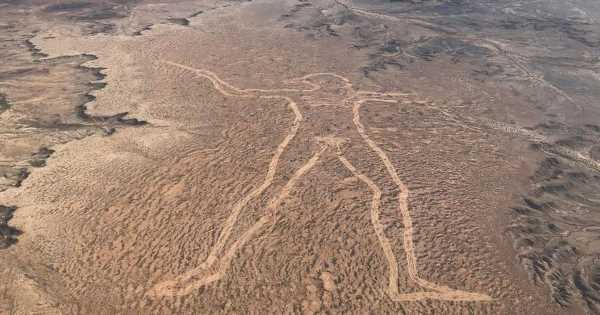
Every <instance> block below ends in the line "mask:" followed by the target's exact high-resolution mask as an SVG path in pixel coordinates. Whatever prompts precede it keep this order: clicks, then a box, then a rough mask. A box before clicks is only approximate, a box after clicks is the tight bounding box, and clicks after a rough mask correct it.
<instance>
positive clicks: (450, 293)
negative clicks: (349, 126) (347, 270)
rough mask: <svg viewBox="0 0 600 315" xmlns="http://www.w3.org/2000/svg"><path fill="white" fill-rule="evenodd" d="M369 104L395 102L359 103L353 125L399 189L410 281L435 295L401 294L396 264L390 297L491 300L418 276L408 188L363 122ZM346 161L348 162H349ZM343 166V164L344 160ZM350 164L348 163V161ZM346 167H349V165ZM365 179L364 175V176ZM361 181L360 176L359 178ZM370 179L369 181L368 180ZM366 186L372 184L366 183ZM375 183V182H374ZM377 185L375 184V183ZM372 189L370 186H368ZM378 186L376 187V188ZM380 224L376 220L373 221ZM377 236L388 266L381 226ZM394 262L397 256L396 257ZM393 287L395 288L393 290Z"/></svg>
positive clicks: (389, 246)
mask: <svg viewBox="0 0 600 315" xmlns="http://www.w3.org/2000/svg"><path fill="white" fill-rule="evenodd" d="M367 101H378V102H386V103H396V101H394V100H385V99H363V100H357V101H355V103H354V106H353V114H354V118H353V122H354V125H355V127H356V130H357V131H358V133H359V134H360V136H361V137H362V138H363V140H364V141H365V142H366V144H367V145H368V146H369V147H370V148H371V149H372V150H373V151H374V152H375V153H376V154H377V155H378V156H379V158H380V159H381V161H382V162H383V164H384V165H385V167H386V169H387V171H388V173H389V175H390V177H391V178H392V180H393V182H394V183H395V184H396V186H397V187H398V189H399V193H398V208H399V210H400V213H401V215H402V223H403V225H404V232H403V245H404V251H405V253H406V263H407V272H408V276H409V278H410V279H411V280H412V281H414V282H415V283H417V284H418V285H419V286H421V287H423V288H425V289H428V290H431V291H432V292H415V293H409V294H400V293H399V292H398V288H397V283H398V266H397V263H394V264H393V265H390V266H389V288H390V291H389V292H390V297H391V298H392V300H394V301H415V300H423V299H438V300H451V301H491V300H492V298H491V297H490V296H488V295H485V294H480V293H471V292H466V291H461V290H455V289H452V288H449V287H447V286H443V285H438V284H435V283H432V282H429V281H427V280H425V279H423V278H421V277H419V274H418V269H417V258H416V256H415V248H414V241H413V223H412V217H411V214H410V210H409V207H408V187H407V186H406V185H405V184H404V182H402V180H401V179H400V177H399V176H398V173H397V171H396V168H395V167H394V165H393V164H392V162H391V161H390V159H389V158H388V156H387V155H386V154H385V152H384V151H383V150H382V149H381V148H380V147H379V146H378V145H377V144H376V143H375V141H373V140H372V139H371V138H370V137H369V136H368V134H367V132H366V130H365V127H364V125H363V124H362V123H361V121H360V107H361V105H362V104H363V103H364V102H367ZM346 161H347V160H346ZM342 163H344V161H342ZM348 163H349V162H348ZM346 167H348V166H347V165H346ZM363 176H364V175H363ZM359 178H360V177H359ZM366 179H368V178H366ZM363 181H364V182H365V183H367V185H369V182H367V181H365V180H363ZM371 183H372V181H371ZM372 184H373V185H374V183H372ZM369 186H371V185H369ZM375 187H376V186H375ZM373 222H377V221H373ZM376 233H382V236H383V237H379V235H378V239H379V240H380V244H381V246H382V248H383V250H384V253H386V257H388V263H392V259H391V258H392V257H394V256H393V253H392V255H389V256H388V253H387V251H388V250H389V249H391V245H390V243H389V240H388V239H387V237H385V235H384V234H383V233H384V232H383V227H381V232H378V231H377V228H376ZM394 259H395V257H394ZM392 287H393V288H392Z"/></svg>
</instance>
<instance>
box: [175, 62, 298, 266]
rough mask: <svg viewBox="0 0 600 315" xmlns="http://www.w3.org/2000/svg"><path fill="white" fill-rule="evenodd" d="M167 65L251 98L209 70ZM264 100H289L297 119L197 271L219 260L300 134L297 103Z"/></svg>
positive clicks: (226, 92)
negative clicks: (236, 227) (244, 212)
mask: <svg viewBox="0 0 600 315" xmlns="http://www.w3.org/2000/svg"><path fill="white" fill-rule="evenodd" d="M165 63H167V64H170V65H173V66H176V67H179V68H182V69H185V70H189V71H193V72H195V73H197V74H199V75H201V76H202V77H204V78H206V79H208V80H209V81H211V83H212V84H213V86H214V87H215V89H217V90H218V91H219V92H221V93H222V94H224V95H227V96H244V97H246V96H250V95H247V91H246V90H242V89H238V88H236V87H234V86H232V85H230V84H229V83H227V82H225V81H223V80H221V79H220V78H219V77H218V76H217V75H216V74H215V73H213V72H210V71H207V70H199V69H195V68H192V67H188V66H186V65H182V64H179V63H175V62H170V61H166V62H165ZM223 86H224V87H226V88H228V89H230V90H232V91H234V92H235V93H240V94H241V95H235V94H230V93H229V92H228V91H226V90H225V89H224V88H223ZM262 98H269V99H270V98H283V99H285V100H287V102H288V105H289V107H290V108H291V109H292V111H293V112H294V115H295V119H294V121H293V123H292V128H291V129H290V131H289V132H288V134H287V135H286V137H285V138H284V139H283V141H282V142H281V143H280V144H279V146H278V147H277V150H276V151H275V154H274V155H273V157H272V159H271V162H270V163H269V167H268V170H267V174H266V176H265V179H264V181H263V183H262V184H261V185H260V186H259V187H257V188H255V189H253V190H252V191H250V193H248V194H247V195H246V196H244V197H243V198H242V199H240V200H239V201H238V202H236V204H235V205H234V207H233V208H232V211H231V214H230V215H229V217H228V218H227V220H226V221H225V224H224V225H223V228H222V230H221V233H220V234H219V238H218V239H217V242H216V244H215V245H214V246H213V248H212V250H211V251H210V253H209V255H208V257H207V258H206V260H205V262H204V263H202V264H201V265H200V266H199V267H198V268H196V269H200V270H204V269H207V268H209V267H210V266H212V264H213V263H214V262H215V261H216V260H217V255H218V253H219V252H220V251H221V249H223V247H224V246H225V243H226V242H227V240H228V239H229V236H230V235H231V232H232V230H233V227H234V225H235V222H236V221H237V219H238V217H239V215H240V213H241V211H242V209H243V208H244V207H245V206H246V205H247V204H248V202H250V201H251V200H252V199H254V198H256V197H258V196H260V195H261V194H262V193H263V192H264V191H265V190H266V189H267V188H268V187H269V186H271V184H272V183H273V179H274V177H275V173H276V170H277V165H278V164H279V159H280V157H281V155H282V154H283V152H284V151H285V149H286V148H287V146H288V144H289V143H290V141H292V139H293V138H294V137H295V136H296V133H297V132H298V129H299V128H300V122H301V121H302V119H303V118H302V113H300V110H299V109H298V106H297V104H296V102H294V101H293V100H292V99H291V98H289V97H285V96H263V97H262ZM190 272H192V273H194V272H195V271H194V270H192V271H190Z"/></svg>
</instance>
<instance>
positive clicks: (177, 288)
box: [148, 147, 326, 296]
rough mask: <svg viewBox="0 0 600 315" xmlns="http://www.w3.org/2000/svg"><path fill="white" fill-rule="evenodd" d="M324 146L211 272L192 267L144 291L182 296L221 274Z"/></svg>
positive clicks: (273, 214)
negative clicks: (174, 277) (173, 278)
mask: <svg viewBox="0 0 600 315" xmlns="http://www.w3.org/2000/svg"><path fill="white" fill-rule="evenodd" d="M325 149H326V147H322V148H321V149H320V150H319V151H318V152H317V153H315V154H314V155H313V156H312V157H311V158H310V159H309V160H308V162H306V163H305V164H304V165H303V166H302V167H300V168H299V169H298V170H296V172H295V173H294V175H293V176H292V177H291V178H290V179H289V180H288V182H287V183H286V184H285V185H284V186H283V187H282V188H281V190H280V191H279V193H278V194H277V196H274V197H273V198H271V200H269V202H268V203H267V207H266V214H264V215H263V216H262V217H261V218H260V219H259V220H258V221H257V222H256V223H254V224H253V225H252V226H251V227H250V228H249V229H248V230H246V231H245V232H244V233H243V234H242V236H241V237H240V238H239V239H237V240H236V241H235V242H234V243H233V244H232V245H231V246H230V247H229V248H228V249H227V250H226V251H225V253H224V254H223V256H222V257H221V258H219V259H217V258H215V260H214V262H218V264H217V265H218V266H217V268H216V270H215V271H214V272H213V271H212V270H211V271H209V270H206V269H208V268H203V269H200V268H195V269H193V270H191V271H188V272H186V273H184V274H183V275H180V276H178V277H177V278H176V279H175V280H172V281H165V282H162V283H159V284H157V285H156V286H155V287H154V288H153V289H152V290H150V291H149V292H148V295H150V296H184V295H188V294H190V293H191V292H193V291H194V290H197V289H199V288H200V287H203V286H205V285H208V284H210V283H212V282H215V281H218V280H220V279H221V278H223V277H224V276H225V274H226V271H227V269H228V268H229V266H230V265H231V261H232V259H233V258H234V257H235V255H236V254H237V251H238V250H239V249H240V248H242V247H243V246H244V245H245V244H246V243H247V242H248V241H249V240H250V239H251V238H252V237H253V236H255V235H256V234H258V232H260V231H261V230H262V229H263V227H264V226H265V225H266V224H267V223H269V222H272V223H273V224H274V223H275V218H276V212H277V209H278V207H279V206H280V205H281V202H282V201H283V200H284V199H285V198H287V197H288V196H289V194H290V192H291V191H292V190H293V188H294V187H295V185H296V182H297V181H298V180H299V179H300V178H301V177H302V176H304V175H305V174H306V173H307V172H308V171H310V170H311V169H312V168H313V167H314V166H315V165H316V164H317V162H318V161H319V158H320V156H321V154H322V153H323V152H324V151H325ZM207 271H208V272H210V274H208V275H205V276H203V275H204V274H205V273H206V272H207Z"/></svg>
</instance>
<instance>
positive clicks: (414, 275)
mask: <svg viewBox="0 0 600 315" xmlns="http://www.w3.org/2000/svg"><path fill="white" fill-rule="evenodd" d="M166 63H168V64H170V65H173V66H177V67H180V68H183V69H185V70H189V71H193V72H195V73H197V74H199V75H200V76H202V77H204V78H206V79H208V80H210V81H211V82H212V84H213V86H214V87H215V88H216V89H217V90H219V91H220V92H221V93H222V94H224V95H228V96H238V97H252V96H256V97H262V98H283V99H286V100H287V101H288V102H289V105H290V107H291V108H292V110H293V111H294V114H295V115H296V120H295V121H294V125H293V127H292V130H291V132H290V133H288V136H287V137H286V139H284V142H282V143H281V144H280V146H279V147H278V150H277V152H276V154H275V156H274V157H273V159H272V161H271V164H270V165H269V171H268V172H267V176H266V179H265V182H264V183H263V185H261V186H260V187H259V188H257V189H256V190H253V191H252V192H251V193H250V194H249V195H247V196H246V197H245V198H244V199H242V200H241V201H240V202H238V204H239V205H240V206H239V207H238V206H237V205H238V204H236V206H235V207H234V210H233V211H232V215H231V216H230V217H229V218H228V220H227V222H226V223H225V226H224V228H223V232H222V233H221V235H220V237H219V240H218V241H217V244H216V245H215V246H214V247H213V250H212V251H211V254H210V255H209V258H208V259H207V261H206V262H205V263H203V264H202V265H201V266H200V267H199V268H196V269H194V270H192V271H190V272H186V273H185V274H184V275H181V276H179V277H178V278H179V279H181V280H179V281H167V282H163V283H161V284H159V285H157V286H156V287H155V288H154V289H153V290H151V293H149V294H150V295H158V296H162V295H186V294H189V293H190V292H191V291H193V290H195V289H197V288H199V287H201V286H203V285H206V284H208V283H211V282H214V281H217V280H219V279H221V278H222V277H223V276H224V274H225V271H226V269H227V267H228V266H229V264H230V262H231V259H232V258H233V256H234V255H235V253H236V251H237V249H238V248H239V247H241V246H243V245H244V244H245V243H246V242H247V241H248V240H249V239H250V238H251V237H252V236H253V235H254V234H255V233H256V232H257V231H259V230H260V229H261V228H262V227H263V226H264V224H266V223H267V222H268V221H269V220H271V219H269V218H268V216H270V215H274V213H275V208H276V207H277V206H278V205H279V204H280V203H281V201H282V200H283V199H284V198H285V197H287V196H288V194H289V191H290V190H291V188H293V186H294V184H295V181H296V180H297V178H299V177H300V176H302V175H303V174H304V173H305V172H306V171H308V170H309V169H310V168H312V167H313V166H314V164H315V163H316V162H317V160H318V156H319V155H320V154H321V153H322V152H323V150H324V149H325V148H326V147H327V146H329V145H327V146H325V147H324V148H322V150H321V152H319V153H317V154H316V155H315V156H313V158H312V159H311V160H310V161H309V162H308V163H307V164H306V165H305V166H303V167H302V168H301V169H299V170H298V171H297V172H296V174H295V175H294V177H293V178H292V179H290V181H289V182H288V183H287V184H286V186H285V187H284V188H283V189H282V191H281V192H280V194H279V195H278V196H277V197H275V198H273V199H271V201H270V202H269V204H268V207H267V208H268V209H269V210H270V212H272V213H270V214H267V215H266V216H264V217H263V218H261V219H260V220H259V221H258V222H257V223H255V225H253V226H252V227H251V228H250V229H249V230H247V231H246V232H245V233H244V234H243V236H242V237H241V238H240V239H238V240H237V241H236V242H235V243H234V244H233V245H232V247H230V249H229V250H228V251H227V253H226V254H225V255H224V256H223V257H222V258H221V262H222V263H221V265H220V266H219V269H218V271H217V272H216V273H214V274H212V275H209V276H207V277H204V278H203V279H200V280H197V281H196V282H194V283H193V284H191V285H188V286H186V287H185V288H180V286H181V285H180V284H181V282H187V281H189V280H194V279H195V278H197V277H198V276H199V275H200V274H201V273H202V272H203V271H205V270H207V269H208V268H209V267H210V266H212V264H213V263H214V262H215V261H217V253H218V251H220V250H221V249H222V248H223V247H224V245H225V243H226V241H227V239H228V238H229V236H230V234H231V231H232V229H233V225H234V224H235V222H236V220H237V216H239V213H240V212H241V209H242V208H243V207H244V206H245V205H246V204H247V203H248V202H249V201H250V200H251V199H253V198H255V197H256V196H258V195H260V194H261V193H262V192H263V191H264V190H265V189H266V188H267V187H269V186H270V185H271V183H272V180H273V177H274V174H275V170H276V167H277V163H278V160H279V156H280V155H281V153H282V152H283V151H284V150H285V148H286V147H287V145H288V143H289V142H290V141H291V139H293V137H294V136H295V134H296V132H297V129H298V128H299V122H300V121H301V120H302V115H301V113H300V111H299V109H298V107H297V104H296V103H295V102H294V101H293V100H292V99H291V98H289V97H286V96H281V95H264V96H261V95H248V94H250V93H253V92H254V93H276V92H310V91H316V90H318V89H320V86H319V85H317V84H315V83H312V82H310V81H308V79H309V78H311V77H315V76H334V77H336V78H338V79H341V80H342V81H344V82H345V83H346V85H347V87H350V88H351V87H352V84H351V83H350V80H349V79H347V78H345V77H343V76H340V75H338V74H335V73H313V74H308V75H305V76H303V77H300V78H298V79H294V80H290V81H291V82H298V81H299V82H303V83H307V84H308V85H310V86H312V89H309V90H299V89H298V90H296V89H279V90H263V89H238V88H236V87H234V86H232V85H230V84H229V83H227V82H225V81H223V80H221V79H220V78H219V77H218V76H217V75H216V74H215V73H213V72H210V71H207V70H199V69H195V68H192V67H188V66H185V65H182V64H178V63H174V62H170V61H167V62H166ZM227 89H229V91H228V90H227ZM353 94H354V96H352V97H350V98H348V99H347V100H351V99H354V98H355V97H356V96H360V95H363V96H370V97H371V98H362V99H359V100H358V101H356V102H355V104H354V107H353V112H354V119H353V121H354V124H355V125H356V128H357V131H358V132H359V134H360V135H361V137H362V138H363V139H364V140H365V142H367V144H368V145H369V146H370V147H371V148H372V149H373V150H374V151H375V152H376V153H377V154H378V155H379V157H380V158H381V160H382V161H383V163H384V164H385V166H386V168H387V170H388V172H389V174H390V176H391V177H392V180H393V181H394V183H395V184H396V185H397V186H398V188H399V189H400V192H399V209H400V212H401V214H402V219H403V223H404V227H405V228H404V235H403V236H404V237H403V239H404V250H405V252H406V255H407V265H408V275H409V278H410V279H411V280H413V281H414V282H416V283H417V284H418V285H420V286H422V287H424V288H427V289H430V290H433V291H437V292H416V293H410V294H400V293H399V292H398V286H397V284H398V263H397V260H396V258H395V256H394V254H393V251H392V247H391V243H390V241H389V239H387V237H386V236H385V233H384V229H383V225H382V224H381V222H380V220H379V204H380V197H381V191H380V189H379V188H378V187H377V186H376V185H375V183H374V182H373V181H371V180H370V179H368V178H367V177H366V176H362V177H359V178H361V179H362V180H363V181H364V182H365V183H367V184H368V185H369V187H371V189H372V190H373V191H374V199H373V203H372V211H371V218H372V223H373V227H374V229H375V232H376V234H377V237H378V239H379V241H380V245H381V246H382V248H383V250H384V254H385V255H386V259H387V260H388V265H389V289H388V290H389V293H390V296H391V298H392V300H394V301H415V300H422V299H440V300H451V301H489V300H491V298H490V297H489V296H487V295H484V294H478V293H470V292H465V291H460V290H453V289H451V288H449V287H446V286H440V285H437V284H434V283H431V282H429V281H426V280H424V279H422V278H420V277H419V276H418V271H417V265H416V264H417V262H416V257H415V255H414V242H413V238H412V237H413V225H412V218H411V216H410V211H409V208H408V188H407V187H406V185H405V184H404V183H403V182H402V181H401V180H400V178H399V176H398V174H397V172H396V170H395V168H394V166H393V164H392V163H391V161H390V160H389V158H388V157H387V155H386V154H385V152H383V150H382V149H381V148H379V146H377V144H376V143H375V142H374V141H372V140H371V139H370V138H369V137H368V135H367V134H366V131H365V128H364V126H363V125H362V123H361V122H360V114H359V110H360V106H361V105H362V104H363V103H364V102H367V101H376V102H386V103H397V101H396V100H389V99H382V98H383V97H397V96H406V95H409V94H405V93H378V92H367V91H358V92H354V93H353ZM326 142H327V141H326ZM326 144H327V143H326ZM313 160H314V162H313ZM340 160H341V161H342V163H344V165H345V166H346V167H348V166H350V167H351V168H349V169H350V170H351V171H352V170H354V171H353V172H357V171H356V169H355V168H354V167H353V166H352V165H351V164H350V163H349V162H348V160H346V159H345V158H344V159H340ZM296 175H298V176H297V177H296ZM263 186H264V187H263Z"/></svg>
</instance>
